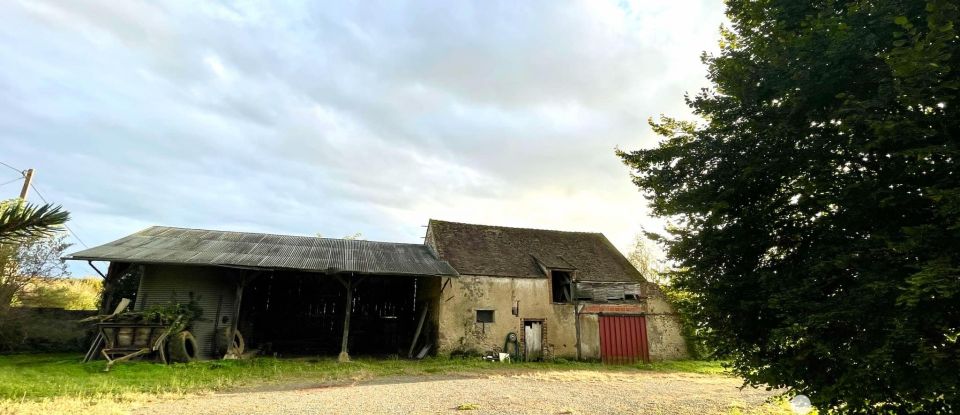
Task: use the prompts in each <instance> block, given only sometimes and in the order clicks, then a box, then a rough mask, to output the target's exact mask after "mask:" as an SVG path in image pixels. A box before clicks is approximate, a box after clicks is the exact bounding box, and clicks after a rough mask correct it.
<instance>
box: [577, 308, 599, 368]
mask: <svg viewBox="0 0 960 415" xmlns="http://www.w3.org/2000/svg"><path fill="white" fill-rule="evenodd" d="M599 317H600V316H599V315H597V314H580V342H581V343H580V356H581V358H582V359H584V360H600V318H599Z"/></svg>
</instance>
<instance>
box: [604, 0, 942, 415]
mask: <svg viewBox="0 0 960 415" xmlns="http://www.w3.org/2000/svg"><path fill="white" fill-rule="evenodd" d="M727 15H728V17H729V18H730V21H731V22H732V29H730V30H722V31H721V35H722V42H721V52H720V54H719V55H718V56H709V55H705V56H704V61H705V63H706V64H707V65H708V68H709V79H710V81H711V82H712V88H710V89H705V90H703V91H701V92H700V93H699V94H697V95H696V96H693V97H689V98H688V100H687V102H688V105H689V106H690V107H691V108H692V109H693V111H694V113H695V114H696V115H697V116H699V117H700V118H701V119H702V121H700V122H686V121H680V120H676V119H671V118H667V117H663V118H661V119H660V120H659V121H658V122H651V125H652V126H653V128H654V130H655V132H656V133H658V134H659V135H661V136H663V137H664V140H663V141H662V142H661V143H660V144H659V146H658V147H656V148H652V149H646V150H640V151H635V152H623V151H621V152H619V154H620V156H621V157H622V158H623V160H624V161H625V162H626V163H627V164H628V165H629V166H631V168H632V169H633V170H634V171H635V173H634V182H635V183H636V184H637V185H638V186H639V187H640V188H641V189H642V190H644V191H645V192H646V194H647V196H648V198H649V200H650V203H651V207H652V208H653V211H654V213H655V214H657V215H660V216H664V217H668V218H670V219H671V221H672V222H673V223H674V224H675V225H676V227H675V228H673V229H672V230H671V231H669V232H668V234H667V235H664V239H665V242H666V244H667V246H668V255H669V258H670V259H671V260H673V261H674V262H675V263H676V264H677V266H678V267H677V269H678V270H677V271H674V272H673V273H672V275H671V280H672V282H673V284H674V286H675V287H677V288H678V289H681V290H684V291H685V292H688V293H690V295H691V296H692V298H691V304H692V305H691V307H689V309H688V310H687V311H690V312H692V313H693V318H694V320H695V321H696V322H697V324H698V325H699V327H698V330H699V332H700V333H701V334H703V335H704V336H706V338H707V340H708V341H709V343H710V344H711V345H712V346H714V347H715V348H716V350H717V352H718V353H721V354H723V355H727V356H730V358H731V359H732V368H733V370H734V371H735V372H736V373H737V374H738V375H740V376H743V377H744V378H745V379H746V380H747V382H748V383H750V384H753V385H764V384H766V385H770V386H773V387H778V388H789V389H790V391H791V393H803V394H806V395H808V396H809V397H810V398H811V400H812V401H813V402H814V404H815V405H816V406H817V407H818V408H820V409H821V410H822V411H828V412H843V413H952V412H955V411H960V390H958V384H960V345H958V344H957V340H958V336H960V294H958V293H960V249H958V247H960V168H958V157H960V153H958V134H960V112H958V108H960V101H958V100H957V94H958V89H960V72H958V71H960V39H958V33H960V32H958V30H960V27H958V25H960V12H958V5H957V3H956V1H955V0H953V1H951V0H929V1H880V0H866V1H816V2H804V1H796V0H756V1H746V0H729V1H728V2H727Z"/></svg>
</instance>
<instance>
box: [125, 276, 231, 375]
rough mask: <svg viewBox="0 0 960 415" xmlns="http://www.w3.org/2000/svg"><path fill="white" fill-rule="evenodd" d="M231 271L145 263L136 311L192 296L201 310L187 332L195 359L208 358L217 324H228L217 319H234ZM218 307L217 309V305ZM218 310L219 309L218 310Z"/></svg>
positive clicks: (218, 325) (181, 301) (212, 356)
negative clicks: (194, 344)
mask: <svg viewBox="0 0 960 415" xmlns="http://www.w3.org/2000/svg"><path fill="white" fill-rule="evenodd" d="M230 273H231V271H229V270H225V269H218V268H198V267H189V268H188V267H182V266H175V265H147V266H146V269H145V270H144V274H143V276H142V277H141V279H140V289H139V291H138V293H137V304H136V308H137V309H138V310H144V309H147V308H149V307H155V306H165V305H169V304H177V303H180V304H187V303H189V302H190V301H191V299H193V301H194V302H195V304H196V305H197V306H198V307H199V308H200V309H201V310H202V314H201V315H200V316H199V318H197V319H195V320H194V321H193V322H192V323H191V325H190V327H189V331H190V333H192V334H193V336H194V337H196V339H197V343H198V346H199V350H198V352H199V356H198V357H199V358H201V359H212V358H217V357H219V356H216V355H215V350H214V337H215V336H216V331H218V330H219V328H220V327H224V326H225V325H229V321H228V322H227V323H224V322H223V321H222V320H221V321H219V322H218V321H217V317H218V315H219V316H220V318H221V319H222V318H223V316H227V317H228V319H230V321H232V319H233V318H234V316H233V312H234V306H235V304H236V302H235V301H236V298H235V297H236V283H237V282H236V279H235V278H234V277H233V276H231V275H230ZM218 307H219V308H218ZM218 310H219V312H218Z"/></svg>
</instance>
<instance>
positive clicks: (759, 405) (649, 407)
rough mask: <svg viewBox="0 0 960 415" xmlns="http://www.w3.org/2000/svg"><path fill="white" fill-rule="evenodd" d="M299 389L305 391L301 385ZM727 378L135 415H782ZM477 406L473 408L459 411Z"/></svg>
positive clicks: (259, 399) (222, 405) (329, 396)
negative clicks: (469, 405)
mask: <svg viewBox="0 0 960 415" xmlns="http://www.w3.org/2000/svg"><path fill="white" fill-rule="evenodd" d="M301 386H302V385H301ZM739 386H740V381H739V380H738V379H735V378H731V377H725V376H707V375H694V374H681V373H642V374H637V373H616V372H613V373H611V372H593V371H563V372H536V373H528V374H516V375H496V376H479V375H478V376H401V377H388V378H379V379H375V380H372V381H368V382H363V383H358V384H354V385H340V386H323V387H304V388H299V389H293V390H279V391H249V392H239V393H223V394H211V395H206V396H199V397H192V398H186V399H179V400H175V401H167V402H160V403H156V404H152V405H150V406H147V407H143V408H139V409H138V410H136V411H135V412H134V413H138V414H145V415H146V414H156V415H169V414H190V415H195V414H253V413H257V414H436V413H447V414H449V413H461V414H637V413H643V414H727V413H730V412H731V411H735V409H736V410H739V411H740V413H745V414H749V413H763V414H779V413H786V412H781V411H782V410H780V409H777V408H775V407H773V406H772V405H765V404H764V401H765V400H766V399H767V398H768V397H770V396H772V395H773V393H772V392H767V391H764V390H758V389H749V388H748V389H744V390H742V391H741V390H739V389H738V388H739ZM467 404H475V405H476V406H475V408H476V409H473V410H458V409H457V407H458V406H461V405H467Z"/></svg>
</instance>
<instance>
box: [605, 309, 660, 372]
mask: <svg viewBox="0 0 960 415" xmlns="http://www.w3.org/2000/svg"><path fill="white" fill-rule="evenodd" d="M600 358H601V359H602V360H603V363H607V364H632V363H636V362H637V361H643V362H649V361H650V350H649V343H648V340H647V322H646V317H644V316H617V315H600Z"/></svg>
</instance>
